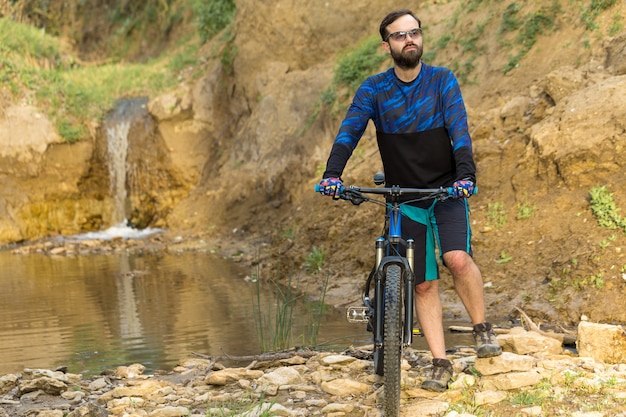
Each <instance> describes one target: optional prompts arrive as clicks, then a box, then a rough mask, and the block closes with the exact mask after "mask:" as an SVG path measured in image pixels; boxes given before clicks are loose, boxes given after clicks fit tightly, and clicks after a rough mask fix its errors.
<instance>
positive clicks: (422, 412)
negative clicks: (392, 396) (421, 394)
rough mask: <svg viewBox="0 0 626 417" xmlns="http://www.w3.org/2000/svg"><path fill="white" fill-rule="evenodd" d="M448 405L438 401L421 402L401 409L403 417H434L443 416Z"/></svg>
mask: <svg viewBox="0 0 626 417" xmlns="http://www.w3.org/2000/svg"><path fill="white" fill-rule="evenodd" d="M448 408H450V404H449V403H448V402H446V401H439V400H422V401H418V402H415V403H411V404H409V405H406V406H403V407H402V415H405V416H434V415H443V414H444V413H445V412H446V411H447V410H448Z"/></svg>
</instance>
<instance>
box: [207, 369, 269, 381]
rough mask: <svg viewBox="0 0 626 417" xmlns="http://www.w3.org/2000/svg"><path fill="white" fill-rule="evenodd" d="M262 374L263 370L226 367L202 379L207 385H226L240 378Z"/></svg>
mask: <svg viewBox="0 0 626 417" xmlns="http://www.w3.org/2000/svg"><path fill="white" fill-rule="evenodd" d="M262 376H263V371H258V370H250V369H246V368H227V369H222V370H219V371H215V372H211V373H210V374H209V375H207V377H206V378H205V379H204V382H205V383H207V384H209V385H226V384H229V383H231V382H235V381H239V380H240V379H257V378H261V377H262Z"/></svg>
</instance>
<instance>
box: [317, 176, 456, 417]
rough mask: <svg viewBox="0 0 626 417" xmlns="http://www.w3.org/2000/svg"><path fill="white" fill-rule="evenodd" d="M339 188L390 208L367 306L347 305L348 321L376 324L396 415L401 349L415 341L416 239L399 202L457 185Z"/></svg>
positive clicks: (381, 366) (447, 193) (380, 363)
mask: <svg viewBox="0 0 626 417" xmlns="http://www.w3.org/2000/svg"><path fill="white" fill-rule="evenodd" d="M375 182H376V181H375ZM380 183H382V181H381V182H380ZM377 184H378V183H377ZM317 191H319V189H317ZM338 191H339V197H340V198H342V199H344V200H349V201H350V202H352V204H355V205H360V204H361V203H363V202H365V201H368V202H373V203H376V204H379V205H382V206H385V208H386V213H385V228H384V231H383V234H382V236H380V237H378V238H377V239H376V258H375V265H374V268H373V269H372V272H371V273H370V274H369V276H368V278H367V281H366V283H365V288H364V291H363V305H364V307H349V308H348V312H347V318H348V321H350V322H367V323H369V325H371V326H372V328H371V329H368V330H371V331H373V333H374V352H373V355H374V368H375V369H374V370H375V372H376V373H377V374H378V375H384V376H385V398H384V407H385V414H386V415H389V416H391V417H397V416H399V407H400V383H401V376H400V364H401V362H400V361H401V356H402V349H403V348H405V347H407V346H409V345H411V343H412V341H413V303H414V293H413V291H414V288H413V287H414V285H415V277H414V275H413V269H414V262H415V241H414V240H413V239H406V240H404V239H402V212H401V210H400V207H401V206H402V205H403V204H406V203H409V202H417V201H423V200H430V199H439V200H445V199H446V198H450V197H452V196H454V189H453V188H435V189H430V188H429V189H420V188H402V187H398V186H392V187H382V188H360V187H356V186H350V187H348V188H345V187H342V188H340V190H338ZM366 194H377V195H381V196H385V201H381V200H378V199H372V198H370V197H368V196H367V195H366ZM387 281H389V283H388V282H387ZM371 287H373V288H374V304H375V305H374V306H372V300H371V298H370V295H369V291H370V288H371ZM401 309H402V310H403V311H401ZM372 320H373V321H374V322H372ZM388 384H389V386H388Z"/></svg>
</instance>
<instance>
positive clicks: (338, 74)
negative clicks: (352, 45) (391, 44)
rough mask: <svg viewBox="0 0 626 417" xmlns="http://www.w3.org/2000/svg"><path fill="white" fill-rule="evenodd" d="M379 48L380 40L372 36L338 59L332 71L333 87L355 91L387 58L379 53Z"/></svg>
mask: <svg viewBox="0 0 626 417" xmlns="http://www.w3.org/2000/svg"><path fill="white" fill-rule="evenodd" d="M379 48H380V39H379V38H378V37H376V36H372V37H369V38H368V39H366V40H365V41H364V42H362V43H361V44H359V45H358V46H357V47H356V49H353V50H350V51H348V52H347V53H346V54H345V55H343V56H342V57H341V58H339V61H338V62H337V66H336V67H335V70H334V78H333V82H334V83H335V85H338V86H347V87H349V88H350V89H351V90H352V91H355V90H356V89H357V88H358V87H359V85H361V83H362V82H363V81H365V79H366V78H367V77H368V76H370V75H373V74H375V73H376V72H377V71H378V69H379V68H380V65H381V64H382V63H383V62H384V61H385V60H386V59H387V58H388V57H387V54H383V53H380V52H379Z"/></svg>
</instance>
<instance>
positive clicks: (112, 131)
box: [106, 118, 130, 225]
mask: <svg viewBox="0 0 626 417" xmlns="http://www.w3.org/2000/svg"><path fill="white" fill-rule="evenodd" d="M111 124H112V125H111V126H109V127H107V128H106V136H107V146H108V156H109V176H110V177H109V178H110V181H111V195H112V197H113V203H114V207H113V209H114V212H113V221H114V222H115V224H117V225H125V224H126V220H127V219H126V197H127V192H126V171H127V164H126V157H127V156H128V131H129V130H130V120H129V119H128V118H126V119H123V120H116V119H114V120H113V122H112V123H111Z"/></svg>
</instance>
